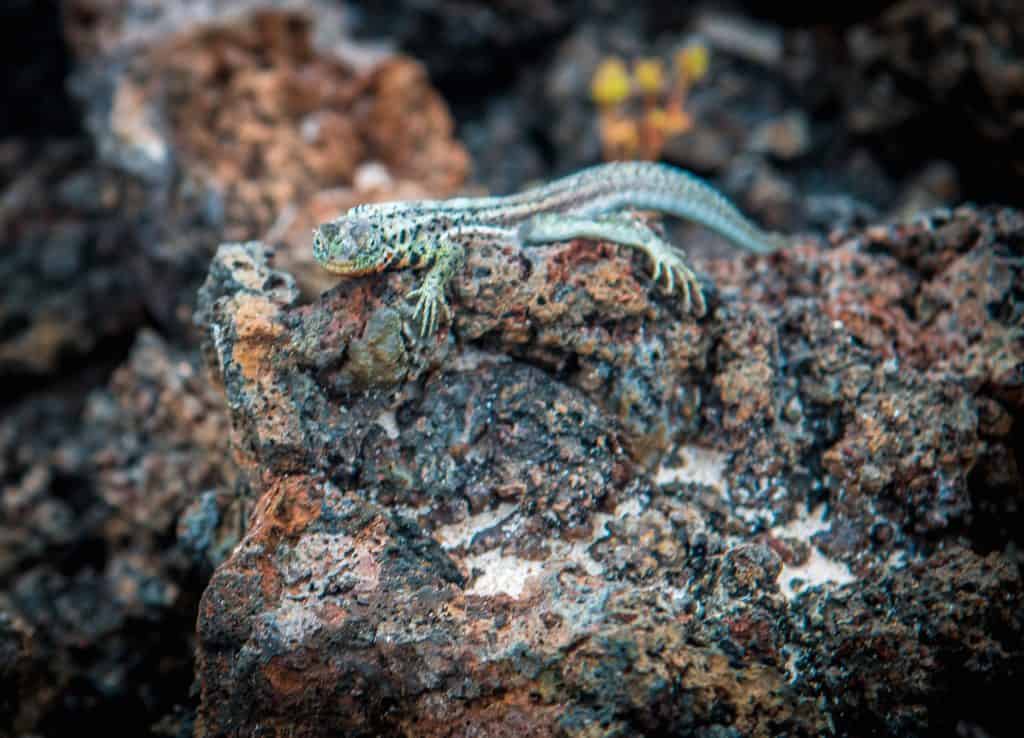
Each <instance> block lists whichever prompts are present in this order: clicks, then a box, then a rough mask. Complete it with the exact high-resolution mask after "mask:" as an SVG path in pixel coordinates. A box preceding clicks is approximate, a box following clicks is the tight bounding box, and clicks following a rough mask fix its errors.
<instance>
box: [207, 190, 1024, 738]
mask: <svg viewBox="0 0 1024 738" xmlns="http://www.w3.org/2000/svg"><path fill="white" fill-rule="evenodd" d="M847 235H848V236H849V237H848V238H845V239H843V238H839V240H840V241H841V243H839V244H838V245H837V246H836V247H835V248H823V247H821V246H819V245H815V244H812V243H804V244H800V245H799V246H797V247H796V248H795V249H793V250H791V251H787V252H783V253H780V254H776V255H773V256H770V257H744V258H742V259H737V260H735V261H728V260H725V261H717V262H703V263H702V266H703V267H704V269H705V271H706V272H708V273H709V274H711V275H712V277H713V279H714V281H715V283H716V285H717V287H715V288H710V287H709V300H710V311H709V315H708V317H707V318H706V319H703V320H699V321H696V320H694V319H693V318H692V317H689V316H686V315H684V314H683V313H682V312H681V311H680V310H679V306H678V304H677V302H676V300H674V299H673V298H670V297H667V296H665V295H663V294H661V293H660V291H659V290H658V289H657V288H655V287H653V286H652V285H651V284H650V281H649V278H648V276H647V272H646V270H647V266H646V264H644V262H643V258H642V256H641V255H639V254H636V253H633V252H631V251H629V250H625V249H619V248H617V247H614V246H611V245H607V244H592V243H585V242H574V243H566V244H555V245H551V246H547V247H540V248H535V249H529V250H526V251H518V250H516V249H514V248H499V247H493V248H480V249H477V250H474V251H473V252H472V253H471V254H470V256H469V260H468V263H467V266H466V269H465V271H464V273H463V274H462V275H461V276H460V277H459V278H458V279H457V280H456V284H455V290H454V291H455V297H454V300H453V301H454V306H455V310H454V314H455V316H456V317H455V323H454V325H453V326H451V327H447V326H446V327H443V328H442V329H441V331H440V332H439V334H437V335H436V336H434V337H432V338H430V339H427V340H423V339H420V338H418V337H417V336H416V334H415V330H414V326H413V324H412V323H411V321H410V313H411V307H410V306H409V305H408V304H407V303H406V302H405V301H404V300H403V299H402V295H403V294H404V292H405V290H407V289H409V287H410V286H411V285H412V284H414V282H415V281H416V280H417V279H418V275H416V274H413V273H411V272H398V273H392V274H388V275H384V276H374V277H369V278H364V279H356V280H349V281H345V282H343V283H341V284H339V285H338V287H336V288H335V289H333V290H331V291H330V292H328V293H327V294H325V295H324V296H323V297H322V298H320V299H318V300H315V301H313V302H304V301H303V300H302V299H301V297H300V292H299V290H298V289H297V287H296V286H295V283H294V280H293V278H292V277H291V276H290V275H289V274H288V273H286V272H282V271H280V270H275V269H274V268H273V266H272V265H271V262H270V261H269V259H268V253H267V251H266V249H265V248H264V247H263V246H262V245H261V244H259V243H247V244H227V245H224V246H222V247H221V248H220V250H219V252H218V255H217V257H216V259H215V260H214V263H213V266H212V268H211V272H210V275H209V277H208V279H207V282H206V284H205V286H204V288H203V290H202V292H201V297H200V308H201V309H200V322H201V323H202V324H203V325H204V326H205V328H206V336H207V338H206V352H205V355H206V356H207V358H208V359H209V360H210V361H211V362H212V364H213V367H214V368H215V369H216V370H217V371H219V372H220V374H221V376H222V377H223V381H224V386H225V391H226V393H227V397H228V404H229V407H230V409H231V417H232V427H233V441H234V445H235V448H236V449H237V452H238V455H239V462H240V466H241V469H242V472H243V474H244V475H245V476H246V477H247V478H248V479H249V480H251V482H252V483H253V485H254V487H255V491H256V492H257V494H259V495H260V498H259V502H258V504H257V509H256V510H255V512H254V515H253V520H252V525H251V526H250V528H249V530H248V532H247V534H246V536H245V538H244V540H243V541H242V543H241V545H240V546H239V547H238V548H237V549H236V550H235V552H234V553H233V555H232V556H231V558H230V559H228V560H227V561H226V562H225V563H224V564H223V565H222V566H220V567H219V568H218V570H217V572H216V573H215V575H214V577H213V580H212V582H211V584H210V586H209V588H208V589H207V591H206V592H205V594H204V596H203V601H202V604H201V607H200V618H199V665H198V670H199V676H200V683H201V694H202V697H201V700H202V701H201V705H200V713H199V718H198V719H199V723H198V731H199V734H201V735H209V736H216V735H231V734H236V733H238V732H241V733H247V732H251V731H254V730H256V729H257V726H259V728H260V729H261V730H268V731H271V732H275V731H278V732H280V731H289V732H291V733H292V734H294V735H309V736H315V735H333V734H338V733H342V734H347V735H403V734H415V735H449V736H453V735H509V734H516V735H587V736H590V735H622V736H625V735H664V734H673V735H702V736H709V735H778V734H781V733H785V734H789V735H818V734H821V733H822V732H825V731H827V730H830V729H834V730H835V731H836V732H838V733H839V734H841V735H858V734H862V732H863V731H864V730H867V729H870V730H872V731H875V732H876V733H877V734H885V735H908V734H923V733H924V732H926V731H928V730H933V731H940V732H941V731H950V730H952V729H953V728H954V727H955V726H957V725H961V726H971V725H974V726H980V728H981V729H986V730H991V731H993V732H995V733H996V734H998V732H999V731H1000V730H1003V729H1005V727H1006V726H1007V725H1008V724H1010V721H1011V719H1012V710H1013V707H1012V706H1011V705H1009V704H1008V703H1006V702H1000V701H999V700H998V699H997V697H998V696H1000V695H1006V694H1009V690H1010V685H1011V684H1012V680H1013V678H1014V676H1015V675H1019V673H1020V669H1021V667H1022V665H1024V645H1022V628H1024V618H1022V615H1021V613H1022V612H1024V610H1022V607H1021V606H1022V604H1024V589H1022V585H1021V579H1020V572H1019V570H1018V568H1017V562H1016V559H1015V558H1013V557H1012V556H1009V555H1006V554H1004V553H1002V550H1003V548H1004V547H1005V546H1006V545H1007V544H1009V543H1011V540H1013V539H1014V537H1015V536H1019V530H1016V529H1013V528H1008V529H1004V530H1002V532H1000V529H999V528H998V526H997V525H996V519H997V518H999V517H1000V516H1003V515H1005V514H1007V513H1008V512H1011V511H1013V510H1019V509H1020V503H1021V501H1022V500H1021V497H1022V493H1024V492H1022V490H1024V487H1022V483H1021V476H1020V472H1019V469H1018V468H1017V467H1016V466H1015V465H1014V464H1013V460H1014V459H1015V458H1017V456H1018V455H1019V449H1016V448H1015V447H1014V441H1013V438H1014V435H1013V433H1012V431H1013V429H1014V428H1017V429H1018V430H1019V427H1020V425H1019V424H1020V418H1021V416H1022V408H1021V405H1020V391H1019V390H1020V386H1021V380H1022V371H1024V341H1022V337H1021V332H1020V328H1021V322H1022V316H1021V313H1020V308H1019V304H1020V300H1019V298H1020V295H1019V294H1017V293H1018V292H1019V285H1020V284H1021V263H1020V260H1019V258H1018V256H1017V255H1018V254H1019V253H1020V245H1021V239H1022V237H1024V220H1022V218H1021V216H1020V214H1019V213H1016V212H1014V211H1008V210H1001V211H978V210H974V209H970V208H965V209H961V210H958V211H956V212H955V213H952V214H948V213H947V214H941V213H940V214H936V215H935V216H934V217H933V218H931V219H927V220H924V221H922V222H921V223H919V224H916V225H912V226H906V227H900V228H895V227H894V228H888V229H886V228H876V229H869V230H868V231H866V232H863V233H852V234H847ZM837 238H838V236H837ZM968 319H972V320H974V321H975V323H974V324H973V325H974V328H973V329H972V330H966V331H965V330H963V328H962V326H961V324H962V323H963V322H965V321H967V320H968ZM956 335H959V339H958V340H960V341H961V342H963V343H962V345H961V344H954V343H951V342H952V341H954V337H955V336H956ZM943 341H946V343H943ZM990 341H996V342H998V345H999V346H1001V351H1002V353H1000V354H998V356H996V355H994V354H993V353H992V352H991V350H989V348H988V347H989V343H988V342H990ZM944 346H946V347H953V346H956V348H955V349H953V348H949V349H944V348H943V347H944ZM972 348H973V349H974V358H973V359H972V358H970V356H971V349H972ZM982 353H984V357H985V358H981V354H982ZM974 536H978V541H979V545H980V546H984V548H985V551H979V550H977V548H976V547H974V545H975V538H974ZM980 541H984V543H980ZM1017 543H1018V545H1019V540H1018V541H1017Z"/></svg>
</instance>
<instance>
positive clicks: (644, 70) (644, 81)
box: [633, 59, 665, 95]
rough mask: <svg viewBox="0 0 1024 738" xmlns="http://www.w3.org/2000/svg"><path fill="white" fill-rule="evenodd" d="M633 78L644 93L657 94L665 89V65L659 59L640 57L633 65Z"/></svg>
mask: <svg viewBox="0 0 1024 738" xmlns="http://www.w3.org/2000/svg"><path fill="white" fill-rule="evenodd" d="M633 79H634V80H636V84H637V87H639V88H640V91H641V92H643V93H644V94H645V95H659V94H661V92H662V90H664V89H665V65H664V64H662V63H661V60H660V59H640V60H638V61H637V62H636V63H635V64H634V65H633Z"/></svg>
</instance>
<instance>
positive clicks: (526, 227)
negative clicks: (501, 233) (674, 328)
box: [519, 213, 707, 315]
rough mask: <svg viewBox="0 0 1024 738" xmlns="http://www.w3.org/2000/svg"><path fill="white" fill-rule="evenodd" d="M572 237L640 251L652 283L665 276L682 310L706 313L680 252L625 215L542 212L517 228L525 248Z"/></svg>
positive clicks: (696, 283)
mask: <svg viewBox="0 0 1024 738" xmlns="http://www.w3.org/2000/svg"><path fill="white" fill-rule="evenodd" d="M574 238H587V239H593V240H598V241H611V242H613V243H618V244H621V245H623V246H632V247H633V248H637V249H640V250H641V251H643V252H644V253H645V254H647V256H648V257H650V259H651V264H652V272H653V274H652V277H653V279H654V281H655V282H658V281H660V280H661V279H662V277H664V280H665V286H666V287H667V288H668V291H669V292H672V291H673V290H674V289H675V287H676V285H677V283H678V287H679V289H680V291H681V292H682V295H683V309H684V310H686V311H690V310H691V309H695V312H696V313H697V315H704V313H705V312H706V311H707V305H706V303H705V302H704V293H703V292H702V290H701V286H700V282H699V281H698V280H697V276H696V275H695V274H694V273H693V272H692V271H691V270H690V268H689V267H688V266H687V265H686V260H685V259H684V258H683V256H682V254H681V253H680V251H679V249H677V248H676V247H674V246H672V244H670V243H667V242H666V241H664V240H662V239H661V238H660V237H659V236H658V234H657V233H655V232H654V231H653V230H651V229H650V227H648V226H646V225H644V224H643V223H640V222H639V221H637V220H634V219H633V218H631V217H629V216H627V215H622V214H617V215H611V216H604V217H586V216H576V215H560V214H557V213H544V214H541V215H536V216H534V217H533V218H531V219H529V220H528V221H526V222H525V223H523V225H522V226H520V228H519V239H520V241H521V242H522V243H523V244H524V245H526V244H539V243H553V242H555V241H569V240H572V239H574Z"/></svg>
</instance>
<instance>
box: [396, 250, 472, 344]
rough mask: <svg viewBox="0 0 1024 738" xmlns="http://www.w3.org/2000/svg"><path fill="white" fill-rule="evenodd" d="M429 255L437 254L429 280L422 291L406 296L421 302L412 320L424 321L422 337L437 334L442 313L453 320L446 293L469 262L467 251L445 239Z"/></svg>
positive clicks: (421, 286) (419, 289)
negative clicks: (463, 265) (465, 263)
mask: <svg viewBox="0 0 1024 738" xmlns="http://www.w3.org/2000/svg"><path fill="white" fill-rule="evenodd" d="M427 251H432V252H433V262H432V264H431V267H430V269H429V270H428V271H427V276H425V277H424V278H423V282H421V283H420V286H419V287H417V288H416V289H414V290H410V291H409V293H408V294H407V295H406V299H409V298H412V297H416V298H417V300H416V309H415V310H414V311H413V314H412V317H413V319H414V320H419V321H420V335H421V336H423V337H426V336H429V335H430V334H432V333H433V332H434V331H435V330H437V320H438V313H439V312H441V313H444V316H445V319H447V320H451V317H452V312H451V309H450V308H449V307H448V301H447V300H446V299H445V295H444V293H445V289H446V288H447V287H448V283H449V282H450V281H451V279H452V277H453V276H454V275H455V274H456V272H458V271H459V269H461V268H462V264H463V262H464V261H465V258H466V250H465V248H463V246H462V245H461V244H459V243H456V242H455V241H453V240H452V239H450V238H448V237H444V236H442V237H441V239H440V240H439V241H438V242H437V244H436V245H435V246H433V247H432V248H431V249H428V250H427Z"/></svg>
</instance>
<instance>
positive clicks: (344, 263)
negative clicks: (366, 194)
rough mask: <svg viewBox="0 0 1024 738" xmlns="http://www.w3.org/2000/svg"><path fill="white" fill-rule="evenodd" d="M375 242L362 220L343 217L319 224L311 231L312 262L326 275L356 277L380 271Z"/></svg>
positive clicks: (367, 226) (373, 236)
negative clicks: (327, 272)
mask: <svg viewBox="0 0 1024 738" xmlns="http://www.w3.org/2000/svg"><path fill="white" fill-rule="evenodd" d="M378 241H379V239H378V238H377V236H376V231H375V229H374V228H373V224H372V223H371V222H370V221H369V220H367V219H366V218H360V217H353V216H351V215H346V216H343V217H341V218H338V219H337V220H332V221H330V222H328V223H321V224H320V225H319V226H317V227H316V229H315V230H314V231H313V258H315V259H316V260H317V261H318V262H319V263H320V265H321V266H323V267H324V268H325V269H327V271H329V272H333V273H334V274H342V275H345V276H350V277H354V276H359V275H361V274H370V273H371V272H376V271H380V270H381V269H382V268H383V267H384V265H383V264H382V263H381V260H380V258H379V256H378V252H379V251H380V245H379V243H378Z"/></svg>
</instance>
